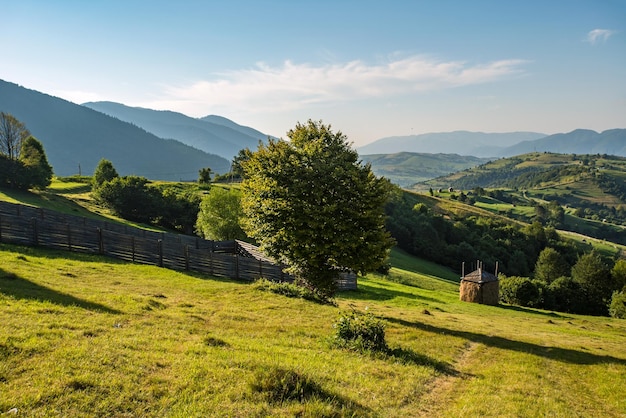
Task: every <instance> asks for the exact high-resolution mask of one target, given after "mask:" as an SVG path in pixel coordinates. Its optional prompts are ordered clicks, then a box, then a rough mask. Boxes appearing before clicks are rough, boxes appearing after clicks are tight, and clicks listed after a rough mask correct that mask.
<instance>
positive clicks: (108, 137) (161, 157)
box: [0, 80, 230, 180]
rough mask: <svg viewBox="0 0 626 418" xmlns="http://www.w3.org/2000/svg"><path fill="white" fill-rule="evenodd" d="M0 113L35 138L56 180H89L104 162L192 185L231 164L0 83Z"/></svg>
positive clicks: (125, 170) (125, 171) (126, 171)
mask: <svg viewBox="0 0 626 418" xmlns="http://www.w3.org/2000/svg"><path fill="white" fill-rule="evenodd" d="M0 111H2V112H6V113H10V114H12V115H13V116H15V117H16V118H17V119H19V120H20V121H21V122H23V123H24V124H25V125H26V127H27V128H28V129H29V130H30V132H31V133H32V134H33V135H34V136H35V137H37V139H39V140H40V141H41V142H42V144H43V146H44V148H45V151H46V155H47V157H48V161H49V162H50V164H51V165H52V167H53V169H54V173H55V174H56V175H59V176H67V175H73V174H78V173H79V172H82V174H86V175H91V174H92V173H93V171H94V169H95V168H96V165H97V164H98V162H99V161H100V159H102V158H106V159H108V160H110V161H111V162H112V163H113V165H114V166H115V168H116V169H117V171H118V172H119V173H120V174H122V175H127V174H135V175H140V176H145V177H147V178H149V179H155V180H156V179H159V180H181V179H187V180H196V179H197V178H198V170H200V169H201V168H204V167H210V168H211V169H212V170H213V171H214V172H217V173H225V172H227V171H228V170H229V167H230V163H229V162H228V161H227V160H226V159H224V158H222V157H219V156H217V155H211V154H208V153H206V152H204V151H201V150H199V149H197V148H193V147H191V146H189V145H185V144H183V143H181V142H178V141H173V140H166V139H162V138H159V137H157V136H155V135H153V134H151V133H148V132H146V131H145V130H144V129H141V128H139V127H137V126H134V125H132V124H130V123H127V122H123V121H121V120H119V119H116V118H113V117H110V116H107V115H105V114H103V113H100V112H97V111H95V110H93V109H90V108H88V107H85V106H80V105H77V104H74V103H71V102H68V101H66V100H63V99H60V98H57V97H53V96H50V95H47V94H44V93H40V92H38V91H35V90H29V89H27V88H24V87H21V86H18V85H17V84H14V83H10V82H6V81H3V80H0Z"/></svg>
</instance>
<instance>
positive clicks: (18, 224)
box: [0, 202, 357, 290]
mask: <svg viewBox="0 0 626 418" xmlns="http://www.w3.org/2000/svg"><path fill="white" fill-rule="evenodd" d="M0 242H6V243H12V244H21V245H33V246H42V247H47V248H54V249H61V250H68V251H75V252H82V253H96V254H102V255H106V256H110V257H114V258H118V259H122V260H127V261H132V262H135V263H140V264H151V265H156V266H159V267H165V268H169V269H173V270H188V271H194V272H199V273H206V274H209V275H212V276H218V277H227V278H231V279H236V280H245V281H253V280H256V279H258V278H261V277H262V278H265V279H268V280H273V281H287V282H290V281H293V277H292V276H290V275H289V274H287V273H285V272H284V267H285V266H280V265H277V264H275V263H273V262H271V261H270V260H268V259H267V258H266V257H263V256H262V255H260V253H259V252H258V250H257V249H256V248H255V247H254V246H252V245H250V244H247V243H243V242H240V241H234V240H233V241H210V240H204V239H201V238H199V237H195V236H190V235H180V234H173V233H167V232H155V231H148V230H144V229H140V228H134V227H131V226H125V225H120V224H115V223H112V222H106V221H101V220H94V219H88V218H85V217H79V216H72V215H65V214H62V213H59V212H55V211H51V210H48V209H42V208H35V207H32V206H25V205H20V204H13V203H7V202H0ZM356 285H357V283H356V275H354V274H343V275H342V277H341V279H339V280H338V281H337V286H338V288H339V289H340V290H348V289H356Z"/></svg>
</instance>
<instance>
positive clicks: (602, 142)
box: [500, 129, 626, 157]
mask: <svg viewBox="0 0 626 418" xmlns="http://www.w3.org/2000/svg"><path fill="white" fill-rule="evenodd" d="M535 151H536V152H556V153H559V154H601V155H604V154H607V155H617V156H620V157H626V129H609V130H606V131H604V132H601V133H598V132H595V131H592V130H588V129H576V130H574V131H572V132H569V133H566V134H555V135H550V136H546V137H545V138H539V139H536V140H534V141H523V142H520V143H519V144H516V145H513V146H511V147H508V148H506V149H505V150H503V152H502V154H500V155H501V156H506V157H511V156H514V155H520V154H527V153H529V152H535Z"/></svg>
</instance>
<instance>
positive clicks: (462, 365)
mask: <svg viewBox="0 0 626 418" xmlns="http://www.w3.org/2000/svg"><path fill="white" fill-rule="evenodd" d="M478 345H479V344H478V343H475V342H467V343H466V344H465V346H464V347H463V350H462V351H461V352H460V354H459V356H458V357H457V358H456V360H455V361H454V362H453V364H452V368H453V369H454V370H456V373H454V374H442V375H440V376H438V377H436V378H435V379H433V381H432V382H431V383H430V384H429V385H428V392H427V393H425V394H424V396H422V399H421V404H422V406H421V408H420V410H419V412H418V415H417V416H420V417H429V418H430V417H438V416H441V415H442V413H443V412H444V411H445V408H446V405H449V404H450V403H451V402H453V400H454V392H455V388H456V386H457V385H458V384H459V383H460V382H461V381H462V380H466V379H471V378H472V375H471V374H470V373H468V372H467V368H468V365H469V364H470V360H471V358H472V357H473V354H474V352H475V351H476V348H477V347H478Z"/></svg>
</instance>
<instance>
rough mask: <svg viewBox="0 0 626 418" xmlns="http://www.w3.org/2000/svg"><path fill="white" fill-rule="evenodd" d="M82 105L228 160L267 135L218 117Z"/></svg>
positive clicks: (106, 104) (101, 104)
mask: <svg viewBox="0 0 626 418" xmlns="http://www.w3.org/2000/svg"><path fill="white" fill-rule="evenodd" d="M83 106H86V107H88V108H90V109H93V110H96V111H98V112H102V113H104V114H106V115H109V116H113V117H115V118H118V119H120V120H123V121H125V122H129V123H132V124H134V125H137V126H139V127H140V128H142V129H145V130H146V131H148V132H150V133H152V134H154V135H156V136H158V137H159V138H166V139H175V140H177V141H180V142H182V143H184V144H187V145H189V146H192V147H194V148H197V149H199V150H202V151H205V152H207V153H210V154H217V155H219V156H220V157H222V158H225V159H227V160H228V161H230V160H232V158H233V157H234V156H235V155H237V153H238V152H239V150H241V149H244V148H250V149H255V148H256V147H257V146H258V144H259V141H265V140H267V135H265V134H263V133H261V132H259V131H257V130H255V129H252V128H248V127H245V126H240V125H238V124H236V123H234V122H232V121H230V120H228V119H226V118H221V117H219V116H207V117H204V118H201V119H197V118H192V117H189V116H186V115H183V114H182V113H177V112H171V111H161V110H152V109H144V108H140V107H129V106H125V105H123V104H120V103H113V102H90V103H84V104H83Z"/></svg>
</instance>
